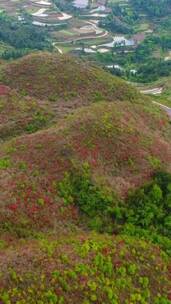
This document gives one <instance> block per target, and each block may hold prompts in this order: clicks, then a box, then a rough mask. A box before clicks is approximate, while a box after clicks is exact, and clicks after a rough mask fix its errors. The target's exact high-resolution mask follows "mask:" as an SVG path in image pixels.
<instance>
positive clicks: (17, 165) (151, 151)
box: [0, 52, 171, 304]
mask: <svg viewBox="0 0 171 304" xmlns="http://www.w3.org/2000/svg"><path fill="white" fill-rule="evenodd" d="M73 71H74V73H73ZM0 79H1V83H0V138H1V147H0V173H1V174H0V189H1V191H0V301H1V303H3V304H14V303H15V304H16V303H17V304H25V303H26V304H35V303H38V304H57V303H58V304H68V303H71V304H73V303H78V304H93V303H96V304H102V303H105V304H130V303H133V304H139V303H141V304H154V303H155V304H163V303H167V304H170V303H171V300H170V299H171V276H170V274H171V260H170V255H171V236H170V230H169V229H170V222H169V214H170V213H169V212H170V185H171V176H170V173H171V165H170V164H171V124H170V118H169V116H168V115H167V113H166V112H165V111H164V110H162V109H160V107H159V106H158V105H156V104H154V103H153V98H152V99H151V98H150V97H146V96H144V95H141V94H140V93H139V92H138V91H137V90H135V89H134V88H133V87H132V86H130V85H128V84H127V83H126V82H124V81H123V80H121V79H119V78H117V77H113V76H112V75H111V74H109V73H107V72H104V71H103V70H102V69H99V68H98V67H96V66H94V65H89V64H88V62H86V61H81V60H78V59H76V58H72V57H69V56H66V55H65V56H64V55H54V54H50V53H41V52H40V53H37V54H30V55H28V56H25V57H23V58H22V59H19V60H16V61H13V62H10V63H4V62H3V63H2V64H1V66H0ZM144 184H145V186H144ZM140 187H143V188H140ZM135 189H136V191H137V192H136V191H135ZM130 191H131V194H130ZM141 203H142V204H143V207H141ZM156 206H157V207H156Z"/></svg>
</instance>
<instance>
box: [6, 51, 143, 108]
mask: <svg viewBox="0 0 171 304" xmlns="http://www.w3.org/2000/svg"><path fill="white" fill-rule="evenodd" d="M1 80H2V82H4V83H5V84H7V85H9V86H10V87H12V88H15V89H17V90H21V91H22V92H23V93H25V94H28V95H31V96H34V97H37V98H39V99H40V98H42V99H49V100H51V101H58V100H59V99H61V98H62V99H65V100H66V101H68V100H73V99H74V100H76V99H78V101H79V99H81V100H82V101H83V102H84V103H88V102H89V101H90V100H91V101H99V100H106V101H107V100H112V99H118V100H124V99H127V100H129V101H135V100H136V99H137V97H138V96H139V94H138V92H136V91H135V90H134V89H132V88H131V86H128V85H127V84H126V83H125V82H124V81H122V80H120V79H119V78H117V77H113V76H111V75H110V74H109V73H107V72H105V71H103V70H102V69H100V68H97V67H96V66H93V65H90V63H88V62H87V61H81V60H79V59H78V58H75V57H70V56H67V55H63V56H60V55H55V54H51V53H35V54H31V55H28V56H25V57H23V58H21V59H19V60H17V61H14V62H13V63H9V64H6V65H5V66H4V67H1Z"/></svg>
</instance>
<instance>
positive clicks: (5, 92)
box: [0, 84, 10, 96]
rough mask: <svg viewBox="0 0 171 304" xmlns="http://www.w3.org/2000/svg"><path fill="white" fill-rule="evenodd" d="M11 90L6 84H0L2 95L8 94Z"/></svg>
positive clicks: (0, 94)
mask: <svg viewBox="0 0 171 304" xmlns="http://www.w3.org/2000/svg"><path fill="white" fill-rule="evenodd" d="M9 91H10V88H9V87H7V86H5V85H4V84H0V96H3V95H7V94H8V93H9Z"/></svg>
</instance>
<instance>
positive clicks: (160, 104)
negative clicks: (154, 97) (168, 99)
mask: <svg viewBox="0 0 171 304" xmlns="http://www.w3.org/2000/svg"><path fill="white" fill-rule="evenodd" d="M153 103H154V104H156V105H158V106H159V107H161V108H163V109H164V110H165V111H166V112H167V114H168V116H169V117H170V118H171V108H169V107H168V106H165V105H164V104H162V103H159V102H157V101H153Z"/></svg>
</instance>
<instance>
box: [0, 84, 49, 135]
mask: <svg viewBox="0 0 171 304" xmlns="http://www.w3.org/2000/svg"><path fill="white" fill-rule="evenodd" d="M4 90H5V91H4ZM52 117H53V113H52V111H51V110H50V107H49V108H48V104H47V105H46V106H45V105H44V106H43V105H41V104H40V103H39V102H38V101H37V100H36V99H35V98H34V99H33V98H31V97H24V96H21V95H19V94H18V93H17V92H16V91H15V90H12V89H10V88H9V87H4V86H2V85H0V139H1V140H4V139H7V138H9V137H13V136H16V135H19V134H22V133H32V132H35V131H37V130H38V129H40V128H43V127H44V126H46V125H47V124H48V123H49V122H50V120H51V119H52Z"/></svg>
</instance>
